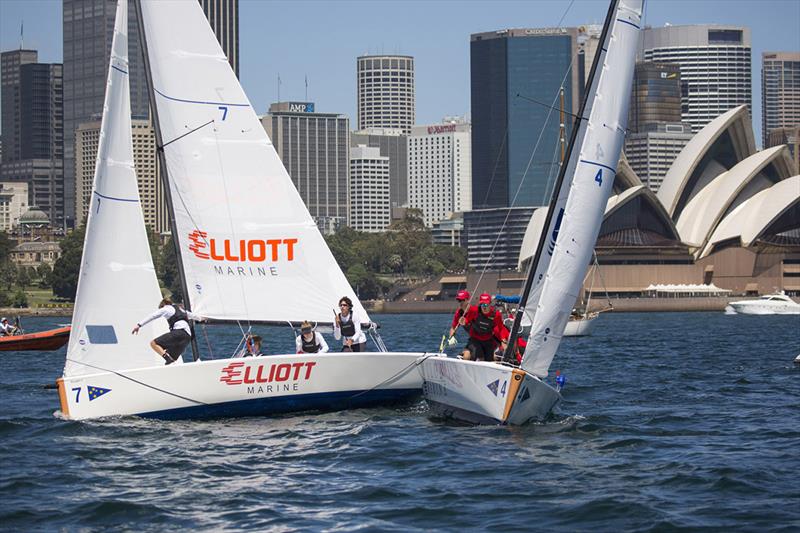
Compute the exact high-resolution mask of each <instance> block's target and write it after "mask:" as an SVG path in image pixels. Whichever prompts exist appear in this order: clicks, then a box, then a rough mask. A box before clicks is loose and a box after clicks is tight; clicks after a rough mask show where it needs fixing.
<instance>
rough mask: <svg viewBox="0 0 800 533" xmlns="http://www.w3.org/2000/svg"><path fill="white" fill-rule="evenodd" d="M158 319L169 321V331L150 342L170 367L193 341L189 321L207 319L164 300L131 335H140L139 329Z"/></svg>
mask: <svg viewBox="0 0 800 533" xmlns="http://www.w3.org/2000/svg"><path fill="white" fill-rule="evenodd" d="M157 318H166V319H167V324H169V331H168V332H167V333H164V334H163V335H160V336H159V337H156V338H155V339H153V340H152V341H150V347H151V348H152V349H153V350H154V351H155V352H156V353H157V354H158V355H160V356H161V357H163V358H164V364H165V365H170V364H172V363H174V362H175V361H177V360H178V358H180V356H181V355H182V354H183V351H184V350H185V349H186V347H187V346H188V345H189V341H191V340H192V330H191V329H190V328H189V320H196V321H199V322H202V321H203V320H205V318H203V317H201V316H199V315H195V314H194V313H192V312H191V311H187V310H185V309H184V308H182V307H180V306H178V305H174V304H173V303H172V300H170V299H169V298H164V299H163V300H161V303H160V304H158V310H156V311H155V312H154V313H152V314H151V315H149V316H147V317H145V318H144V319H143V320H141V321H139V323H138V324H136V327H134V328H133V331H132V332H131V333H132V334H134V335H136V334H138V333H139V328H141V327H142V326H144V325H145V324H147V323H149V322H152V321H153V320H156V319H157Z"/></svg>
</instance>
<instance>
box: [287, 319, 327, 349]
mask: <svg viewBox="0 0 800 533" xmlns="http://www.w3.org/2000/svg"><path fill="white" fill-rule="evenodd" d="M294 346H295V349H296V351H297V353H326V352H327V351H328V343H327V342H325V338H324V337H323V336H322V334H321V333H319V332H318V331H314V328H313V327H312V326H311V322H308V321H305V322H303V323H302V324H301V325H300V335H299V336H298V337H297V338H296V339H295V341H294Z"/></svg>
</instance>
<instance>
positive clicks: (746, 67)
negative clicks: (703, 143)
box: [639, 24, 752, 133]
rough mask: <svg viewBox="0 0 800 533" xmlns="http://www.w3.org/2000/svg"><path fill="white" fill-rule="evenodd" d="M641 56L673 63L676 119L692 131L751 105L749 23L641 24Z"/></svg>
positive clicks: (650, 59)
mask: <svg viewBox="0 0 800 533" xmlns="http://www.w3.org/2000/svg"><path fill="white" fill-rule="evenodd" d="M641 39H642V44H641V46H640V48H639V54H640V57H639V59H640V60H645V61H653V62H659V63H674V64H677V65H678V66H679V67H680V75H681V120H682V121H683V122H688V123H689V124H691V125H692V132H693V133H697V132H698V131H700V129H701V128H703V126H705V125H706V124H708V123H709V122H711V121H712V120H714V119H715V118H717V117H718V116H720V115H722V114H724V113H725V112H727V111H729V110H731V109H733V108H735V107H738V106H740V105H746V106H747V107H748V111H749V110H750V107H751V105H752V75H751V55H752V54H751V45H750V29H749V28H745V27H741V26H724V25H719V24H711V25H692V26H664V27H661V28H645V29H644V30H643V31H642V35H641Z"/></svg>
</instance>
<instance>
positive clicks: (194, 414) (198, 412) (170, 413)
mask: <svg viewBox="0 0 800 533" xmlns="http://www.w3.org/2000/svg"><path fill="white" fill-rule="evenodd" d="M421 394H422V391H421V390H420V389H378V390H370V391H341V392H322V393H316V394H296V395H293V396H278V397H268V398H250V399H247V400H237V401H234V402H224V403H217V404H210V405H195V406H192V407H181V408H178V409H165V410H163V411H151V412H149V413H139V414H138V415H139V416H141V417H144V418H156V419H159V420H185V419H208V418H234V417H243V416H264V415H277V414H282V413H292V412H297V411H341V410H344V409H356V408H360V407H375V406H378V405H392V404H398V403H407V402H410V401H412V400H414V399H416V398H417V397H419V396H421Z"/></svg>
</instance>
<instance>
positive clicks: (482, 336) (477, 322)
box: [458, 293, 503, 361]
mask: <svg viewBox="0 0 800 533" xmlns="http://www.w3.org/2000/svg"><path fill="white" fill-rule="evenodd" d="M491 304H492V297H491V296H489V295H488V294H487V293H483V294H481V295H480V298H479V299H478V305H473V306H471V307H470V308H469V310H468V311H467V312H466V313H465V314H464V316H462V317H461V318H460V319H458V323H459V324H460V325H462V326H467V327H469V342H468V343H467V346H466V348H465V349H464V353H463V354H462V356H463V357H464V359H467V360H472V361H492V360H493V359H494V348H495V340H494V335H493V332H494V331H495V330H499V329H500V327H501V326H502V325H503V317H502V315H501V314H500V312H499V311H497V310H496V309H495V308H494V307H492V306H491Z"/></svg>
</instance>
